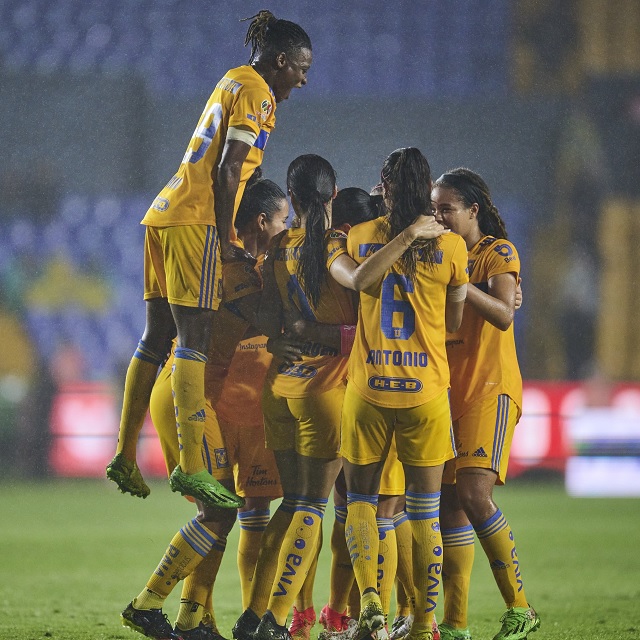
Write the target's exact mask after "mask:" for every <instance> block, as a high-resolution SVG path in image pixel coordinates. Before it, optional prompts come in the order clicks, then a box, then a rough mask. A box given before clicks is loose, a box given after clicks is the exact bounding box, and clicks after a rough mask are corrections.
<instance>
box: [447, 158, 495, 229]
mask: <svg viewBox="0 0 640 640" xmlns="http://www.w3.org/2000/svg"><path fill="white" fill-rule="evenodd" d="M435 186H438V187H447V188H449V189H453V190H454V191H455V192H456V193H457V194H458V196H459V197H460V200H462V202H463V204H464V206H465V207H467V208H469V207H471V206H472V205H473V204H474V203H475V204H477V205H478V226H479V227H480V231H482V233H483V234H484V235H485V236H493V237H494V238H504V239H506V238H507V228H506V227H505V224H504V221H503V220H502V218H501V217H500V214H499V213H498V209H497V207H496V206H495V205H494V204H493V201H492V200H491V193H490V192H489V187H488V186H487V183H486V182H485V181H484V180H483V179H482V178H481V177H480V176H479V175H478V174H477V173H475V172H474V171H471V169H465V168H464V167H459V168H458V169H451V171H447V172H446V173H443V174H442V175H441V176H440V177H439V178H438V179H437V180H436V183H435Z"/></svg>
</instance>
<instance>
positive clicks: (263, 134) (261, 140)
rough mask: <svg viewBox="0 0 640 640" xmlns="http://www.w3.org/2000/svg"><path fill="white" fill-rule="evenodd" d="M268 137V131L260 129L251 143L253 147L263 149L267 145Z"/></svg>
mask: <svg viewBox="0 0 640 640" xmlns="http://www.w3.org/2000/svg"><path fill="white" fill-rule="evenodd" d="M268 139H269V132H268V131H265V130H264V129H260V133H259V134H258V137H257V138H256V141H255V142H254V143H253V146H254V147H257V148H258V149H260V150H261V151H264V148H265V147H266V146H267V140H268Z"/></svg>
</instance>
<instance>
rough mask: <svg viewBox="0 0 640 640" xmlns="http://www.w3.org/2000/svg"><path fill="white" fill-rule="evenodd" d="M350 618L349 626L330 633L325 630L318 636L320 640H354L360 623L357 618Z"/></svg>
mask: <svg viewBox="0 0 640 640" xmlns="http://www.w3.org/2000/svg"><path fill="white" fill-rule="evenodd" d="M345 618H348V622H347V626H346V627H345V628H344V629H342V630H341V631H329V629H328V628H327V629H325V630H323V631H321V632H320V633H319V634H318V640H353V637H354V635H355V633H356V628H357V626H358V621H357V620H356V619H355V618H349V617H348V616H345Z"/></svg>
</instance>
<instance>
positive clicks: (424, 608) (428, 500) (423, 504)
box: [406, 491, 442, 633]
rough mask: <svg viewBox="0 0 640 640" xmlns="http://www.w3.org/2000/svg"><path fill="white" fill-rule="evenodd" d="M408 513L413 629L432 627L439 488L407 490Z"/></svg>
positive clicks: (438, 550)
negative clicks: (411, 568)
mask: <svg viewBox="0 0 640 640" xmlns="http://www.w3.org/2000/svg"><path fill="white" fill-rule="evenodd" d="M406 511H407V517H408V518H409V522H410V523H411V533H412V534H413V550H412V558H413V576H414V583H415V594H416V604H415V620H414V623H413V626H412V628H411V631H412V633H419V632H420V631H423V630H424V631H426V630H429V631H430V630H431V624H432V622H433V617H434V615H435V610H436V606H437V604H438V592H439V590H440V575H441V573H442V535H441V534H440V522H439V520H438V517H439V515H440V492H439V491H438V492H437V493H413V492H411V491H407V507H406Z"/></svg>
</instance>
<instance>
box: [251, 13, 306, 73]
mask: <svg viewBox="0 0 640 640" xmlns="http://www.w3.org/2000/svg"><path fill="white" fill-rule="evenodd" d="M246 20H251V23H250V24H249V29H248V30H247V37H246V38H245V40H244V46H245V47H246V46H247V45H248V44H249V43H251V56H250V57H249V64H251V63H252V62H254V61H255V60H256V59H257V58H259V57H260V56H261V55H266V56H271V55H277V54H278V53H281V52H284V53H286V54H287V55H290V54H292V53H294V52H296V51H299V50H300V49H309V50H311V39H310V38H309V36H308V35H307V33H306V31H305V30H304V29H303V28H302V27H301V26H299V25H297V24H296V23H295V22H290V21H289V20H279V19H278V18H276V17H275V16H274V15H273V14H272V13H271V11H267V10H266V9H263V10H262V11H260V12H259V13H257V14H256V15H255V16H252V17H251V18H244V20H242V22H244V21H246Z"/></svg>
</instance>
